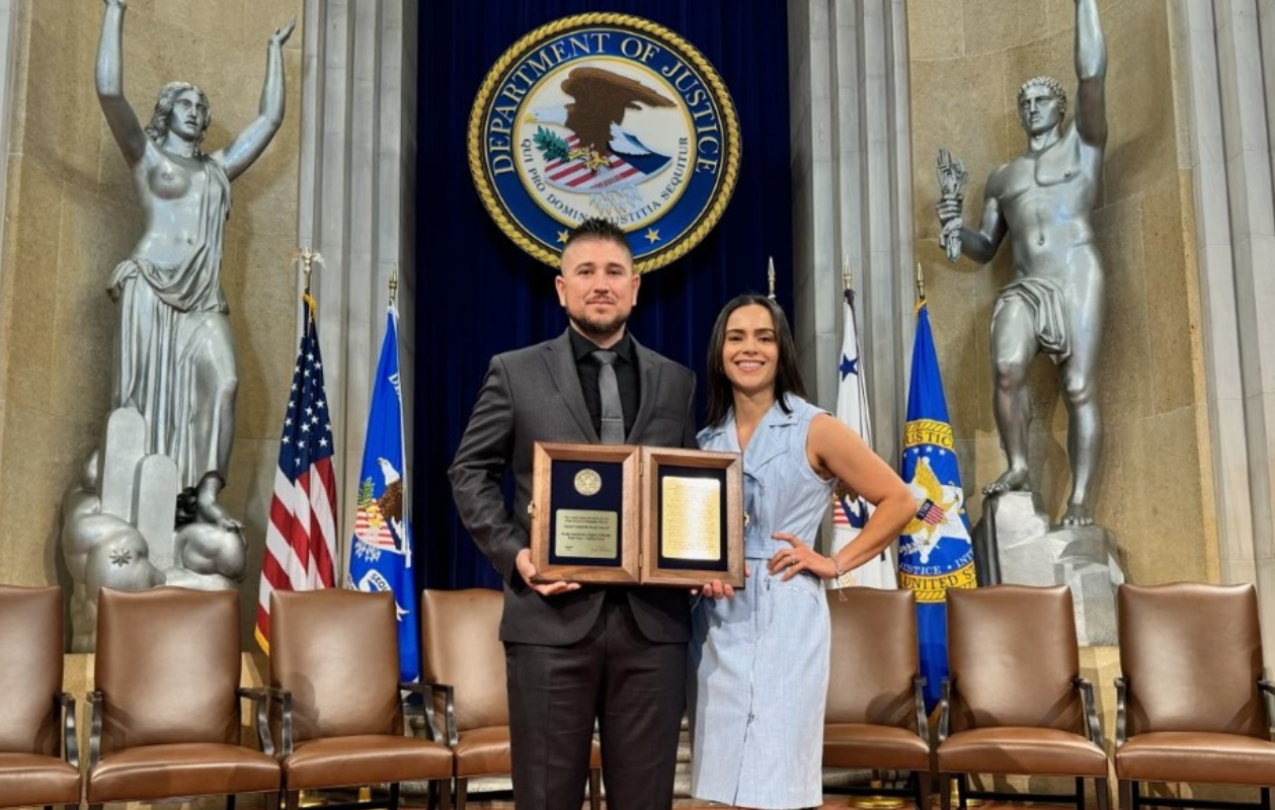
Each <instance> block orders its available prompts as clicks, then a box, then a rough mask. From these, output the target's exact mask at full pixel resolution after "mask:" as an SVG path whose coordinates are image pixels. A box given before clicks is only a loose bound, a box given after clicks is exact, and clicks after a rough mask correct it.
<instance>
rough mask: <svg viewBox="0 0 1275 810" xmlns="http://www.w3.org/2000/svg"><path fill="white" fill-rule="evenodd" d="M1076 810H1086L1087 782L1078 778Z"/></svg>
mask: <svg viewBox="0 0 1275 810" xmlns="http://www.w3.org/2000/svg"><path fill="white" fill-rule="evenodd" d="M1076 810H1085V780H1084V779H1082V778H1080V777H1079V776H1077V777H1076Z"/></svg>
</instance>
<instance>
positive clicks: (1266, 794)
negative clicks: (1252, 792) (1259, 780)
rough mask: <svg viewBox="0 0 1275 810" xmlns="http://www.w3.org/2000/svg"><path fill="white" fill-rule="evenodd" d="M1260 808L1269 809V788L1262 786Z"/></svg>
mask: <svg viewBox="0 0 1275 810" xmlns="http://www.w3.org/2000/svg"><path fill="white" fill-rule="evenodd" d="M1262 810H1271V789H1270V788H1268V787H1264V788H1262Z"/></svg>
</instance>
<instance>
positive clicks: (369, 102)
mask: <svg viewBox="0 0 1275 810" xmlns="http://www.w3.org/2000/svg"><path fill="white" fill-rule="evenodd" d="M417 14H418V8H417V4H416V2H414V0H376V2H367V1H366V0H306V26H305V34H306V38H305V52H304V63H305V69H304V77H303V81H304V83H305V84H304V89H303V91H302V111H301V114H302V119H303V120H302V135H301V172H300V176H301V179H300V187H299V192H298V193H299V195H300V205H299V207H298V220H299V221H298V234H299V237H298V238H299V241H300V244H301V245H302V246H307V247H311V248H313V249H316V250H318V251H319V252H320V253H321V254H322V256H323V259H324V264H323V266H322V267H321V268H320V269H318V270H316V271H315V273H314V277H313V279H312V282H311V287H312V290H313V292H314V294H315V296H316V297H317V299H318V304H319V306H318V324H319V336H320V345H321V348H322V349H323V352H324V356H323V359H324V371H325V373H326V379H325V382H326V386H327V394H328V401H329V406H330V409H331V414H332V417H333V422H332V429H333V432H334V434H335V437H336V445H337V452H336V458H335V469H336V477H337V483H338V485H339V490H338V496H337V505H338V510H339V515H338V520H339V523H338V525H339V526H340V527H341V537H340V539H339V555H340V560H339V563H338V566H337V567H338V574H339V575H340V576H341V577H342V579H343V578H344V575H345V571H346V569H347V557H348V539H349V537H350V536H351V534H352V531H353V527H354V508H353V507H354V497H355V494H356V492H357V491H358V476H359V470H360V466H361V464H362V456H363V440H364V433H365V430H366V425H367V414H368V408H369V405H370V401H369V400H370V397H371V383H372V377H373V375H374V374H375V372H376V363H377V358H378V356H379V352H380V347H381V340H382V337H383V335H384V330H385V310H386V304H387V303H388V299H389V280H390V277H391V275H392V274H393V273H394V272H395V271H396V270H397V272H398V277H399V290H398V304H399V310H400V316H401V317H400V322H399V340H400V363H401V365H402V369H403V399H404V408H405V414H406V422H407V431H408V433H409V436H408V437H407V446H408V447H410V446H411V436H410V433H411V430H412V418H411V414H412V402H413V397H412V391H413V386H412V383H413V375H412V364H413V358H414V357H415V329H414V323H415V306H414V298H415V295H416V272H415V236H414V235H415V230H416V229H415V224H414V223H415V203H414V189H415V185H416V184H415V173H416V48H417V43H416V20H417ZM297 284H298V290H300V289H301V285H302V278H301V274H300V271H299V270H298V277H297ZM300 328H301V321H300V314H299V313H298V333H299V330H300ZM407 466H408V467H409V472H410V467H411V460H410V456H409V458H408V460H407ZM408 480H410V476H409V477H408Z"/></svg>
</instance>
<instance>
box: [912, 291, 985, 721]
mask: <svg viewBox="0 0 1275 810" xmlns="http://www.w3.org/2000/svg"><path fill="white" fill-rule="evenodd" d="M954 447H955V445H954V443H953V441H952V425H951V423H950V422H949V421H948V416H947V400H946V398H945V397H944V396H943V378H942V376H941V375H940V373H939V359H938V355H937V354H936V353H935V351H934V335H933V334H932V333H931V332H930V314H929V311H928V309H927V307H926V305H925V301H924V300H922V302H921V304H920V305H919V306H918V307H917V313H916V338H915V340H914V342H913V344H912V382H911V386H910V388H909V390H908V419H907V426H906V428H905V429H904V437H903V480H904V481H906V482H907V485H908V488H909V489H911V490H912V494H913V495H915V496H916V500H917V503H918V504H920V507H919V508H918V509H917V513H916V515H915V516H914V517H913V518H912V521H911V522H910V523H908V525H907V526H906V527H904V529H903V533H902V535H901V536H900V537H899V584H900V586H902V587H904V588H911V589H912V591H913V592H914V593H915V594H916V620H917V637H918V639H919V641H920V644H921V675H923V676H924V677H925V703H926V706H927V707H928V708H930V709H933V708H934V706H935V704H937V703H938V700H939V691H940V689H941V687H942V681H943V678H945V677H946V676H947V602H946V600H947V589H948V588H973V587H975V580H974V547H973V544H972V543H971V542H970V526H969V518H968V517H967V516H966V514H965V495H964V490H962V489H961V471H960V469H959V468H958V465H957V463H956V452H955V449H954Z"/></svg>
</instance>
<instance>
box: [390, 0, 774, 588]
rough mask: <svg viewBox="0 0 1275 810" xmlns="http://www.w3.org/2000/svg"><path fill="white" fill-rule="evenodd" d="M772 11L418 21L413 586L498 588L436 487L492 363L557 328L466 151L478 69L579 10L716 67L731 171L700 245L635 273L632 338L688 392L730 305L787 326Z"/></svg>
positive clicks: (716, 6) (539, 11)
mask: <svg viewBox="0 0 1275 810" xmlns="http://www.w3.org/2000/svg"><path fill="white" fill-rule="evenodd" d="M785 5H786V4H785V2H784V1H783V0H743V1H741V0H694V2H691V0H611V2H609V3H608V4H607V5H606V6H605V7H599V6H597V5H596V4H594V3H587V2H583V1H582V0H518V1H517V2H512V1H511V0H447V2H433V3H429V4H427V5H426V6H425V7H423V8H422V13H421V15H420V47H419V71H420V72H419V77H420V79H419V86H420V104H419V111H420V112H419V120H418V125H417V128H418V133H419V142H418V152H417V154H418V170H417V178H416V195H417V196H416V210H417V216H418V220H417V223H416V224H417V264H418V266H417V270H416V273H417V275H416V278H417V287H416V295H417V307H416V312H417V322H416V324H415V328H416V360H415V372H416V384H415V385H416V389H415V390H416V405H415V414H414V416H415V440H414V447H413V451H414V462H415V463H414V465H413V466H414V471H415V473H414V474H415V480H414V481H413V482H412V488H413V492H412V510H413V521H414V525H415V536H416V543H417V546H416V563H417V568H416V571H417V585H418V586H420V587H429V588H467V587H474V586H488V587H500V579H499V577H498V576H497V575H496V572H495V570H494V569H493V568H492V567H491V565H490V564H489V563H488V562H487V559H486V558H485V557H484V556H483V555H482V553H481V552H480V551H479V550H478V548H477V547H476V546H475V545H474V543H473V541H472V540H470V538H469V536H468V535H467V534H466V532H465V530H464V527H463V526H461V524H460V521H459V519H458V518H457V515H456V507H455V504H454V503H453V502H452V495H451V487H450V485H449V483H448V481H447V467H448V465H449V464H450V463H451V460H452V456H453V455H454V454H455V452H456V447H457V445H458V444H459V443H460V437H461V434H462V433H463V432H464V429H465V425H466V422H467V421H468V419H469V414H470V411H471V410H472V409H473V406H474V401H475V399H476V397H477V394H478V389H479V386H480V385H481V384H482V380H483V376H484V374H485V372H486V370H487V363H488V361H489V360H490V358H491V356H492V355H493V354H496V353H499V352H503V351H508V350H510V349H515V348H519V347H522V346H526V345H529V344H532V343H537V342H539V341H542V340H547V339H549V338H552V337H554V336H556V335H558V334H560V333H561V332H562V330H563V329H564V328H566V318H565V316H564V314H563V312H562V309H561V308H560V307H559V306H558V299H557V295H556V293H555V292H554V286H553V277H554V272H555V271H554V270H552V269H550V268H548V267H546V266H545V265H543V264H540V263H539V262H537V261H535V260H534V259H532V258H530V257H529V256H527V255H526V254H524V253H523V252H522V251H520V250H519V249H518V248H517V247H515V246H514V245H513V243H512V242H510V241H509V239H507V238H506V237H505V236H504V234H503V233H501V231H500V230H499V229H498V228H497V227H496V225H495V224H494V223H493V222H492V221H491V218H490V217H489V216H488V215H487V212H486V211H485V210H484V209H483V207H482V203H481V202H480V201H479V199H478V195H477V193H476V192H475V190H474V185H473V181H472V180H471V178H470V174H469V169H468V164H467V161H466V152H465V131H466V124H467V122H468V119H469V112H470V107H471V105H472V104H473V101H474V96H475V94H476V93H477V91H478V87H479V85H480V84H481V82H482V80H483V77H484V76H485V75H486V73H487V71H488V69H489V68H490V67H491V65H492V64H494V63H495V62H496V60H497V59H498V58H499V57H500V56H501V54H503V53H504V51H505V50H506V49H507V48H508V47H509V46H510V45H512V44H513V43H514V42H515V41H517V40H518V39H519V38H520V37H521V36H523V35H524V34H526V33H528V32H530V31H531V30H532V29H534V28H536V27H538V26H540V25H543V24H545V23H548V22H552V21H553V20H556V19H558V18H560V17H564V16H567V15H570V14H578V13H583V12H589V11H612V12H618V13H625V14H635V15H638V16H640V17H645V18H646V19H649V20H651V21H652V22H655V23H658V24H660V25H663V26H665V27H666V28H669V29H670V30H672V31H674V32H676V33H677V34H680V35H681V36H682V37H684V38H685V39H686V40H688V41H689V42H690V43H692V44H693V45H694V46H695V47H696V48H698V49H699V50H700V52H701V53H703V54H704V56H705V57H707V58H708V60H709V61H710V62H711V63H712V64H713V65H714V67H716V68H717V71H718V73H719V74H720V75H721V76H722V79H723V80H724V81H725V83H726V86H727V87H728V88H729V90H730V93H731V96H732V98H733V99H734V102H735V107H736V110H737V112H738V114H739V119H740V129H741V143H742V147H743V162H742V165H741V170H740V175H739V183H738V185H737V187H736V189H735V194H734V197H733V198H732V201H731V203H730V205H729V206H728V207H727V209H726V213H725V215H724V216H723V218H722V219H721V221H720V223H719V224H718V226H717V228H716V229H714V231H713V233H712V234H710V235H709V236H708V237H707V238H706V239H705V240H704V241H703V242H701V243H700V244H699V246H698V247H696V248H695V249H694V250H692V251H691V252H690V253H689V254H688V255H687V256H685V257H684V258H682V259H681V260H679V261H677V262H674V263H673V264H671V265H669V266H667V267H664V268H661V269H659V270H655V271H653V272H650V273H647V274H646V275H645V276H644V277H643V279H642V289H641V293H640V296H639V299H638V305H637V307H636V308H635V310H634V315H633V317H632V319H631V320H630V321H629V326H630V329H631V330H632V332H633V334H634V336H635V337H637V338H638V340H640V341H642V342H643V343H644V344H646V345H647V346H650V347H651V348H653V349H655V350H656V351H658V352H660V353H661V354H664V355H666V356H668V357H670V358H672V359H674V360H677V361H678V362H680V363H683V364H685V365H687V366H689V367H690V368H692V369H693V370H694V371H695V372H696V374H697V375H699V377H700V380H701V385H700V387H699V398H700V403H699V405H700V415H701V417H702V415H703V405H704V396H703V385H702V381H703V375H704V367H705V365H704V354H705V349H706V346H707V345H708V335H709V331H710V330H711V329H712V325H713V321H714V319H715V318H716V316H717V312H718V310H719V309H720V308H721V306H722V304H724V303H725V302H726V301H727V300H729V299H730V298H731V297H733V296H735V295H737V294H739V293H742V292H763V293H764V292H765V290H766V259H767V257H768V256H774V258H775V268H776V273H777V276H778V278H777V281H776V293H777V298H778V301H779V303H780V305H782V306H783V307H784V309H785V310H786V311H787V312H788V313H789V316H790V317H791V315H792V307H791V300H792V296H791V293H792V217H791V206H790V196H791V195H790V181H789V148H788V143H789V132H788V130H789V119H788V62H789V59H788V27H787V19H786V10H785Z"/></svg>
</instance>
